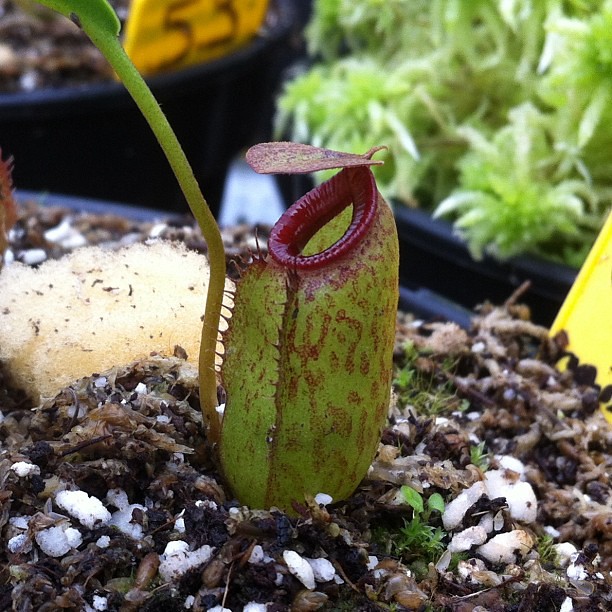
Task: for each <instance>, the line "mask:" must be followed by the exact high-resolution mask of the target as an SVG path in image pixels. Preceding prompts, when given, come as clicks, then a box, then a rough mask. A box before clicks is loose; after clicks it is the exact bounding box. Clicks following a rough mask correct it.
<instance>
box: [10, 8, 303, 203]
mask: <svg viewBox="0 0 612 612" xmlns="http://www.w3.org/2000/svg"><path fill="white" fill-rule="evenodd" d="M295 1H299V0H282V1H281V0H278V1H277V2H276V3H275V6H276V7H277V14H278V19H276V20H275V23H274V24H273V25H271V26H270V27H269V28H268V29H267V30H266V31H265V32H264V33H262V34H261V35H259V36H258V37H256V38H255V39H254V40H253V41H252V42H251V43H249V44H248V45H247V46H246V47H244V48H242V49H239V50H237V51H236V52H234V53H232V54H231V55H228V56H226V57H223V58H220V59H218V60H215V61H211V62H209V63H205V64H201V65H198V66H194V67H190V68H187V69H184V70H180V71H177V72H175V73H169V74H164V75H160V76H156V77H153V78H151V79H149V81H148V82H149V85H150V86H151V89H152V90H153V92H154V94H155V96H156V97H157V99H158V100H159V102H160V103H161V105H162V108H163V110H164V112H165V113H166V115H167V117H168V119H169V121H170V123H171V125H172V126H173V128H174V129H175V131H176V133H177V136H178V138H179V140H180V142H181V144H182V145H183V147H184V149H185V152H186V154H187V157H188V158H189V160H190V162H191V164H192V165H193V168H194V172H195V174H196V176H197V178H198V180H199V182H200V185H201V187H202V190H203V192H204V194H205V196H206V198H207V199H208V201H209V204H210V205H211V208H212V209H213V212H216V211H217V210H218V206H219V203H220V200H221V195H222V191H223V185H224V181H225V177H226V173H227V169H228V165H229V163H230V161H231V159H232V158H233V157H234V156H235V155H236V154H237V153H238V151H240V149H241V148H242V147H244V146H247V145H249V144H252V141H254V140H255V139H257V140H260V139H269V132H270V124H271V117H272V112H273V99H274V94H275V93H276V89H277V87H278V86H279V83H280V78H281V72H282V70H283V69H284V68H285V67H286V65H287V62H289V61H290V60H292V59H294V58H293V57H292V55H291V51H290V49H288V46H290V45H291V38H292V36H293V35H294V33H295V28H296V13H295V7H294V4H293V2H295ZM286 56H287V57H286ZM0 147H1V148H2V151H3V154H4V156H5V157H6V156H7V155H13V156H14V158H15V170H14V175H13V178H14V182H15V184H16V185H17V186H18V187H20V188H23V189H30V190H38V191H42V190H46V191H52V192H59V193H69V194H77V195H82V196H88V197H94V198H101V199H108V200H116V201H121V202H129V203H134V204H139V205H143V206H150V207H154V208H159V209H164V210H170V211H177V212H184V211H186V210H187V208H186V204H185V203H184V200H183V198H182V196H181V194H180V191H179V189H178V185H177V183H176V179H175V178H174V175H173V174H172V171H171V170H170V168H169V166H168V163H167V161H166V159H165V157H164V156H163V154H162V152H161V149H160V147H159V145H158V143H157V141H156V140H155V138H154V136H153V135H152V133H151V131H150V129H149V127H148V126H147V125H146V123H145V121H144V119H143V118H142V116H141V115H140V113H139V112H138V111H137V109H136V106H135V104H134V102H133V101H132V99H131V98H130V96H129V94H128V93H127V92H126V91H125V90H124V88H123V86H122V85H121V84H119V83H102V84H92V85H85V86H82V87H66V88H62V89H46V90H38V91H33V92H30V93H16V94H0Z"/></svg>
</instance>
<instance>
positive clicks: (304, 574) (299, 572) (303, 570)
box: [283, 550, 315, 591]
mask: <svg viewBox="0 0 612 612" xmlns="http://www.w3.org/2000/svg"><path fill="white" fill-rule="evenodd" d="M283 559H284V560H285V563H286V564H287V567H288V568H289V571H290V572H291V573H292V574H293V575H294V576H295V577H296V578H297V579H298V580H299V581H300V582H301V583H302V584H303V585H304V586H305V587H306V588H307V589H308V590H309V591H312V590H314V588H315V577H314V572H313V569H312V566H311V565H310V563H308V561H307V560H306V559H304V557H301V556H300V555H298V553H296V552H295V551H294V550H286V551H284V552H283Z"/></svg>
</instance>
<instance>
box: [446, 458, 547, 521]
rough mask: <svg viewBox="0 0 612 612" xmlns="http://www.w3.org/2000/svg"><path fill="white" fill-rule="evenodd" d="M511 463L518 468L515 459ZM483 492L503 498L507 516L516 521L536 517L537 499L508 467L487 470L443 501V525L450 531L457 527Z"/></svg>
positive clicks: (525, 483) (532, 519)
mask: <svg viewBox="0 0 612 612" xmlns="http://www.w3.org/2000/svg"><path fill="white" fill-rule="evenodd" d="M502 459H503V457H502ZM511 465H514V466H515V467H517V468H518V469H520V466H519V465H518V464H517V463H511ZM483 495H487V496H488V497H489V499H495V498H498V497H503V498H505V500H506V503H507V505H508V511H509V512H510V516H511V517H512V518H513V519H514V520H516V521H521V522H522V523H533V522H534V521H535V520H536V517H537V512H538V501H537V499H536V496H535V493H534V491H533V488H532V487H531V485H530V484H529V483H528V482H524V481H523V480H521V474H520V473H519V472H515V471H514V470H509V469H500V470H489V471H488V472H485V475H484V480H483V481H482V482H476V483H474V484H473V485H472V486H471V487H469V488H468V489H466V490H465V491H462V492H461V493H460V494H459V495H458V496H457V497H456V498H455V499H454V500H453V501H451V502H450V503H449V504H447V506H446V509H445V510H444V513H443V514H442V522H443V524H444V529H446V530H447V531H452V530H453V529H456V528H457V527H459V526H460V525H461V522H462V521H463V517H464V515H465V513H466V512H467V510H468V509H469V508H470V507H471V506H472V505H473V504H475V503H476V502H477V501H478V500H479V499H480V498H481V497H482V496H483Z"/></svg>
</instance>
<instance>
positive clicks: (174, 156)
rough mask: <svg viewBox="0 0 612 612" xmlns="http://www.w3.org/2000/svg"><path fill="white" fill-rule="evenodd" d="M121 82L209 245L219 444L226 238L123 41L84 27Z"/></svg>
mask: <svg viewBox="0 0 612 612" xmlns="http://www.w3.org/2000/svg"><path fill="white" fill-rule="evenodd" d="M82 26H83V29H84V30H85V32H86V33H87V35H88V36H89V37H90V38H91V39H92V41H93V42H94V44H95V45H96V46H97V47H98V49H99V50H100V51H101V53H102V54H103V55H104V57H105V58H106V59H107V61H108V62H109V64H110V65H111V66H112V67H113V69H114V70H115V72H116V73H117V76H118V77H119V79H120V80H121V81H122V82H123V84H124V85H125V87H126V89H127V90H128V91H129V93H130V94H131V96H132V98H134V101H135V102H136V104H137V105H138V108H139V109H140V111H141V112H142V114H143V115H144V117H145V119H146V120H147V122H148V123H149V126H150V127H151V129H152V130H153V133H154V134H155V137H156V138H157V140H158V141H159V144H160V145H161V147H162V149H163V151H164V153H165V154H166V157H167V158H168V161H169V163H170V166H171V167H172V170H173V172H174V174H175V176H176V178H177V180H178V182H179V185H180V187H181V190H182V191H183V194H184V195H185V199H186V200H187V203H188V204H189V207H190V208H191V212H192V213H193V216H194V217H195V218H196V220H197V222H198V225H199V226H200V228H201V230H202V234H203V236H204V239H205V240H206V244H207V245H208V259H209V262H210V279H209V284H208V292H207V298H206V309H205V311H204V321H203V324H202V340H201V344H200V355H199V383H200V405H201V408H202V415H203V417H204V422H205V423H206V425H207V428H208V437H209V440H210V441H211V442H212V443H213V444H216V443H217V442H218V441H219V436H220V422H219V417H218V414H217V411H216V407H217V379H216V375H215V355H216V346H217V334H218V329H219V320H220V316H221V306H222V302H223V292H224V290H225V250H224V248H223V240H222V238H221V233H220V232H219V228H218V227H217V223H216V221H215V218H214V216H213V214H212V213H211V212H210V209H209V208H208V204H207V203H206V200H205V199H204V196H203V195H202V192H201V190H200V187H199V185H198V182H197V180H196V178H195V176H194V174H193V170H192V169H191V166H190V165H189V162H188V161H187V157H186V156H185V153H184V151H183V149H182V147H181V145H180V143H179V142H178V140H177V138H176V135H175V133H174V131H173V130H172V128H171V127H170V124H169V123H168V120H167V119H166V116H165V115H164V113H163V112H162V110H161V108H160V107H159V104H158V103H157V101H156V100H155V97H154V96H153V94H152V93H151V90H150V89H149V87H148V85H147V84H146V83H145V81H144V79H143V78H142V76H141V75H140V73H139V72H138V70H137V69H136V67H135V66H134V64H133V63H132V61H131V60H130V58H129V57H128V56H127V54H126V53H125V51H124V50H123V47H122V46H121V43H120V42H119V39H118V38H117V37H116V36H115V35H112V34H110V33H109V32H106V31H99V29H98V28H95V29H94V28H88V27H87V25H86V24H85V23H83V24H82Z"/></svg>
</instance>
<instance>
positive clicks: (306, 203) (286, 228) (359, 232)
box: [268, 167, 378, 270]
mask: <svg viewBox="0 0 612 612" xmlns="http://www.w3.org/2000/svg"><path fill="white" fill-rule="evenodd" d="M377 202H378V192H377V189H376V182H375V180H374V175H373V174H372V171H371V170H370V169H369V168H366V167H355V168H344V169H343V170H342V171H341V172H339V173H338V174H336V175H335V176H333V177H332V178H331V179H329V180H328V181H326V182H325V183H322V184H321V185H319V186H318V187H316V188H315V189H313V190H312V191H309V192H308V193H307V194H306V195H305V196H303V197H302V198H300V199H299V200H298V201H297V202H295V204H293V206H291V207H290V208H289V209H288V210H287V211H286V212H285V213H284V214H283V216H282V217H281V218H280V219H279V220H278V221H277V222H276V225H275V226H274V227H273V228H272V231H271V232H270V238H269V239H268V251H269V252H270V255H271V257H272V259H274V260H275V261H276V262H277V263H279V264H281V265H283V266H287V267H288V268H293V269H297V270H317V269H320V268H322V267H324V266H326V265H328V264H330V263H332V262H334V261H337V260H338V259H339V258H341V257H344V256H345V255H346V254H347V253H349V252H350V251H351V250H352V249H353V248H354V247H355V246H356V245H357V244H358V243H359V242H360V241H361V240H362V238H363V237H364V236H365V234H366V233H367V231H368V229H369V228H370V226H371V224H372V221H373V220H374V216H375V214H376V208H377ZM350 204H353V217H352V219H351V223H350V225H349V227H348V228H347V230H346V232H345V233H344V235H343V236H342V237H341V238H340V239H339V240H338V241H337V242H335V243H334V244H332V245H331V246H330V247H329V248H327V249H325V250H324V251H322V252H321V253H316V254H314V255H302V254H301V252H302V249H303V248H304V247H305V246H306V244H307V243H308V241H309V240H310V239H311V238H312V237H313V236H314V235H315V234H316V233H317V232H318V231H319V230H320V229H321V228H322V227H323V226H324V225H325V224H326V223H328V222H329V221H331V220H332V219H333V218H334V217H336V216H337V215H339V214H340V213H341V212H342V211H343V210H344V209H345V208H346V207H347V206H349V205H350Z"/></svg>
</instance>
